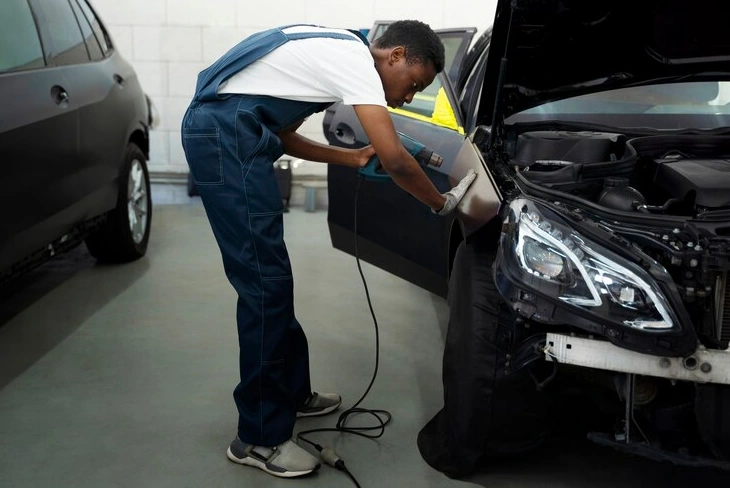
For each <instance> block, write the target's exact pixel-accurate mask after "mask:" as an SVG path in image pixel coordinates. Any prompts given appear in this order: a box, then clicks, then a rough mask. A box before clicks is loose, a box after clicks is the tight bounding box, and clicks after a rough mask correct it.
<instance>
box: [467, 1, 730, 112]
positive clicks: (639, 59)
mask: <svg viewBox="0 0 730 488" xmlns="http://www.w3.org/2000/svg"><path fill="white" fill-rule="evenodd" d="M724 7H725V4H724V3H723V2H722V1H721V0H697V1H695V2H686V1H684V0H646V1H642V2H635V1H632V0H593V1H590V2H584V1H580V0H547V1H545V0H499V2H498V3H497V9H496V15H495V19H494V26H493V30H494V36H493V38H494V43H493V45H492V49H491V51H490V53H489V56H488V62H487V68H486V76H485V81H484V93H485V94H496V95H497V96H485V97H482V100H481V103H480V107H479V124H483V125H490V126H491V125H492V124H493V123H495V122H499V121H500V120H499V119H505V118H507V117H509V116H510V115H512V114H514V113H516V112H520V111H523V110H526V109H528V108H531V107H535V106H537V105H541V104H544V103H547V102H550V101H554V100H561V99H565V98H569V97H574V96H577V95H581V94H584V93H592V92H596V91H599V90H610V89H615V88H620V87H626V86H639V85H648V84H658V83H668V82H676V81H680V80H685V81H687V80H689V79H690V78H691V79H692V80H693V81H699V80H702V79H709V80H716V79H717V73H721V72H726V71H727V70H726V66H727V63H728V62H730V56H728V55H727V53H728V52H730V43H729V42H728V37H727V35H726V31H727V28H726V22H725V19H724V18H723V16H722V15H719V13H720V12H722V8H724ZM673 32H681V33H682V34H681V36H674V35H672V33H673ZM680 39H681V40H680ZM578 67H579V68H578ZM495 114H498V117H497V118H496V119H495V117H494V116H495Z"/></svg>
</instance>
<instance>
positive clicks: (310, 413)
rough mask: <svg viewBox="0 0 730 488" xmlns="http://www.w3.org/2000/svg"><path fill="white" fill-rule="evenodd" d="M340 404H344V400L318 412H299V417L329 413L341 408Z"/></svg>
mask: <svg viewBox="0 0 730 488" xmlns="http://www.w3.org/2000/svg"><path fill="white" fill-rule="evenodd" d="M340 405H342V401H340V403H337V404H336V405H332V406H331V407H327V408H324V409H322V410H317V411H316V412H297V418H298V419H300V418H302V417H319V416H320V415H327V414H328V413H332V412H334V411H335V410H337V409H338V408H340Z"/></svg>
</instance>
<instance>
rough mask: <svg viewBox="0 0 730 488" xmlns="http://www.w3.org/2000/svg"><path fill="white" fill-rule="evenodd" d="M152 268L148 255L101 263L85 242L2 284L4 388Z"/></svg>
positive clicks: (0, 376)
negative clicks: (121, 261) (135, 259)
mask: <svg viewBox="0 0 730 488" xmlns="http://www.w3.org/2000/svg"><path fill="white" fill-rule="evenodd" d="M148 268H149V263H148V261H147V259H146V258H142V259H141V260H139V261H136V262H133V263H128V264H124V265H104V264H99V263H97V261H96V260H95V259H94V258H93V257H91V255H89V253H88V251H87V250H86V246H85V245H83V244H81V245H80V246H78V247H76V248H74V249H72V250H71V251H69V252H67V253H64V254H61V255H58V256H56V257H55V258H54V259H52V260H50V261H48V262H46V263H44V264H43V265H41V266H39V267H37V268H35V269H34V270H32V271H30V272H29V273H27V274H25V275H22V276H19V277H17V278H15V279H14V280H12V281H10V282H9V283H6V284H4V285H3V286H2V287H0V389H2V388H3V387H5V386H6V385H7V384H8V383H10V382H11V381H12V380H13V379H15V378H16V377H17V376H19V375H20V374H21V373H23V371H25V370H26V369H27V368H29V367H30V366H32V365H33V364H34V363H35V362H36V361H38V360H39V359H40V358H42V357H43V356H44V355H45V354H46V353H48V352H49V351H50V350H52V349H53V348H54V347H55V346H57V345H58V344H60V343H61V342H62V341H63V340H64V339H66V338H67V337H68V336H69V335H71V334H72V333H73V332H74V331H75V330H76V329H78V328H79V327H80V326H81V325H82V324H83V323H84V321H85V320H86V319H87V318H88V317H90V316H91V315H93V314H94V313H96V312H97V311H98V310H100V309H101V308H102V307H104V305H105V304H106V303H108V302H109V301H110V300H111V299H113V298H114V297H115V296H117V295H118V294H120V293H121V292H122V291H123V290H125V289H127V288H128V287H129V286H131V285H132V284H133V283H134V282H135V281H137V279H139V278H140V277H141V276H142V275H144V273H145V272H146V271H147V269H148Z"/></svg>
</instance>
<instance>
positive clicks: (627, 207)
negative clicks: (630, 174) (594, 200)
mask: <svg viewBox="0 0 730 488" xmlns="http://www.w3.org/2000/svg"><path fill="white" fill-rule="evenodd" d="M645 203H646V199H645V198H644V195H642V194H641V193H640V192H639V191H638V190H636V189H634V188H632V187H630V186H629V179H628V178H605V179H604V180H603V191H602V192H601V194H600V195H599V196H598V204H599V205H601V206H603V207H608V208H613V209H616V210H624V211H627V212H628V211H632V210H636V208H637V207H638V206H639V205H643V204H645Z"/></svg>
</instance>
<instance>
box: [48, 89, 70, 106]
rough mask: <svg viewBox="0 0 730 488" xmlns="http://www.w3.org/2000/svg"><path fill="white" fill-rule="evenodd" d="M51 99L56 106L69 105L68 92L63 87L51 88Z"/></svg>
mask: <svg viewBox="0 0 730 488" xmlns="http://www.w3.org/2000/svg"><path fill="white" fill-rule="evenodd" d="M51 97H52V98H53V101H54V102H55V104H56V105H63V106H66V105H68V101H69V96H68V92H67V91H66V89H65V88H64V87H62V86H59V85H54V86H53V88H51Z"/></svg>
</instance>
